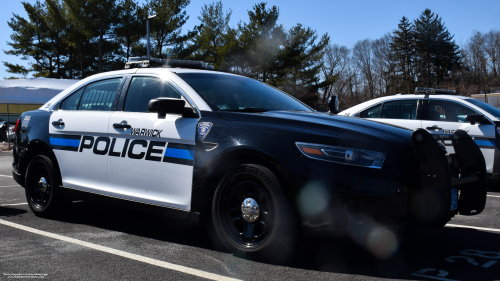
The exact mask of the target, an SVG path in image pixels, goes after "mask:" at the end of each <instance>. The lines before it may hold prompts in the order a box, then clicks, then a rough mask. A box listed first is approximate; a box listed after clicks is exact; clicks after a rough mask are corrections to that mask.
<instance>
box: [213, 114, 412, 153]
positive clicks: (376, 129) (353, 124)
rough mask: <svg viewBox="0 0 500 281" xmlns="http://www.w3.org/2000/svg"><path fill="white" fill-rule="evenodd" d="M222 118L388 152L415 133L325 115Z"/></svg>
mask: <svg viewBox="0 0 500 281" xmlns="http://www.w3.org/2000/svg"><path fill="white" fill-rule="evenodd" d="M220 115H221V117H222V118H223V119H225V120H234V121H243V122H259V123H266V124H274V125H282V126H289V127H296V128H302V129H307V130H312V131H316V132H321V133H326V134H328V135H331V136H333V137H336V138H339V139H344V140H345V142H344V143H345V146H351V147H365V148H368V147H377V146H383V147H384V148H385V149H390V150H393V151H396V150H399V148H401V147H402V146H404V147H409V146H411V134H412V132H413V131H412V130H409V129H406V128H402V127H398V126H394V125H389V124H384V123H379V122H376V121H371V120H366V119H361V118H355V117H346V116H340V115H334V114H329V113H322V112H304V111H266V112H260V113H243V112H224V111H220ZM396 143H399V145H395V144H396ZM391 145H394V146H391Z"/></svg>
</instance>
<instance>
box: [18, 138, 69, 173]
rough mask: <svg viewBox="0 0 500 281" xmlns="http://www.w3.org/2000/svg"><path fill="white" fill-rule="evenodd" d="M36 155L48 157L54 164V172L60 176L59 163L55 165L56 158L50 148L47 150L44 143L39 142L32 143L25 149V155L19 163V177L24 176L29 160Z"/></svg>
mask: <svg viewBox="0 0 500 281" xmlns="http://www.w3.org/2000/svg"><path fill="white" fill-rule="evenodd" d="M38 154H44V155H46V156H47V157H49V158H50V159H51V160H52V162H53V163H54V167H55V168H56V172H57V173H59V174H61V172H60V170H59V163H57V158H56V155H55V154H54V152H53V151H52V149H51V148H49V147H48V146H47V145H46V144H45V143H43V142H40V141H33V142H32V143H30V145H29V146H28V148H27V149H26V154H25V155H24V157H23V161H22V162H21V163H20V167H19V173H20V174H21V175H24V176H26V169H27V168H28V165H29V163H30V162H31V159H33V157H35V156H36V155H38Z"/></svg>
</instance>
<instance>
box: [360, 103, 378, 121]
mask: <svg viewBox="0 0 500 281" xmlns="http://www.w3.org/2000/svg"><path fill="white" fill-rule="evenodd" d="M380 115H382V104H378V105H376V106H374V107H370V108H368V109H366V110H363V111H361V113H360V115H359V117H361V118H380Z"/></svg>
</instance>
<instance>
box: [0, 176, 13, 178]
mask: <svg viewBox="0 0 500 281" xmlns="http://www.w3.org/2000/svg"><path fill="white" fill-rule="evenodd" d="M0 177H6V178H12V176H6V175H0Z"/></svg>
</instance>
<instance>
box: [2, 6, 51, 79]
mask: <svg viewBox="0 0 500 281" xmlns="http://www.w3.org/2000/svg"><path fill="white" fill-rule="evenodd" d="M22 4H23V6H24V9H25V10H26V13H27V14H28V17H29V19H30V20H29V21H28V20H26V19H24V18H22V17H20V16H18V15H16V14H14V17H13V18H11V20H10V21H9V22H7V24H8V25H9V27H10V28H12V30H13V31H14V33H13V34H12V35H11V36H10V38H11V40H12V42H8V43H7V45H9V46H11V47H12V50H8V51H4V52H5V53H6V54H8V55H16V56H21V59H23V60H28V59H29V58H32V59H33V60H34V62H32V63H30V65H31V69H27V68H25V67H23V66H20V65H17V64H16V65H13V64H10V63H8V62H4V65H5V66H6V67H7V72H10V73H18V74H22V75H27V74H28V72H35V74H34V75H33V76H35V77H54V76H55V75H54V69H55V68H56V67H57V65H55V59H56V57H57V50H56V49H57V44H56V43H55V42H57V40H58V39H57V38H58V35H57V34H55V33H54V32H51V30H50V29H49V27H48V25H47V11H46V10H45V6H44V5H43V4H41V3H40V1H37V2H36V3H35V4H34V5H31V4H29V3H26V2H23V3H22ZM54 35H55V36H56V38H55V37H54ZM55 48H56V49H55Z"/></svg>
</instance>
